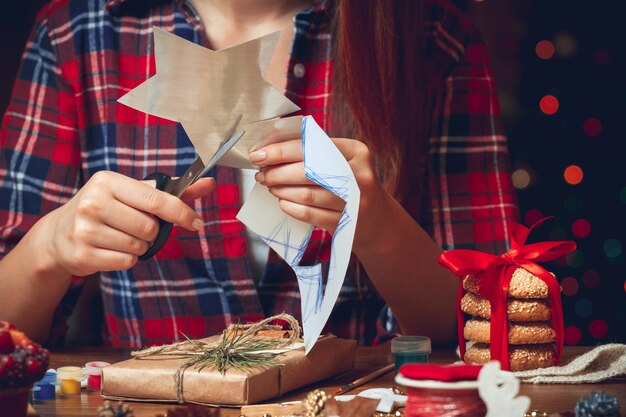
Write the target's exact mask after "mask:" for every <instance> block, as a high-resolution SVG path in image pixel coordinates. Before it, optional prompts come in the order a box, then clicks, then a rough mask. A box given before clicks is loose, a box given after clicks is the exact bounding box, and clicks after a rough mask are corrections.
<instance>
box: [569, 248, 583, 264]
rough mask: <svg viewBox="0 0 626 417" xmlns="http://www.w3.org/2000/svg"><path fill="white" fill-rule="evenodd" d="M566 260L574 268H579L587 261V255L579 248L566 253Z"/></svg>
mask: <svg viewBox="0 0 626 417" xmlns="http://www.w3.org/2000/svg"><path fill="white" fill-rule="evenodd" d="M565 261H566V262H567V264H568V265H569V266H571V267H572V268H578V267H579V266H582V264H584V263H585V255H584V254H583V253H582V251H580V250H579V249H576V250H575V251H574V252H570V253H568V254H567V255H565Z"/></svg>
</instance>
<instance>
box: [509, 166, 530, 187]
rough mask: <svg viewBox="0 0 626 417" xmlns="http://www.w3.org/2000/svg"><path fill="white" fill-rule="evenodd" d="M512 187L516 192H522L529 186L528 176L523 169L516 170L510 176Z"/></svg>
mask: <svg viewBox="0 0 626 417" xmlns="http://www.w3.org/2000/svg"><path fill="white" fill-rule="evenodd" d="M511 179H512V181H513V186H514V187H515V188H517V189H518V190H523V189H524V188H526V187H528V185H529V184H530V174H529V173H528V171H526V170H525V169H516V170H515V171H513V174H512V175H511Z"/></svg>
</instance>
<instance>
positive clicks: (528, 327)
mask: <svg viewBox="0 0 626 417" xmlns="http://www.w3.org/2000/svg"><path fill="white" fill-rule="evenodd" d="M490 325H491V323H489V320H475V319H472V320H468V321H467V322H466V323H465V328H464V330H463V335H464V336H465V338H466V339H467V340H471V341H473V342H478V343H489V341H490V339H489V332H490ZM508 337H509V344H511V345H527V344H528V345H536V344H540V343H551V342H554V340H555V335H554V329H553V328H552V327H551V326H550V324H549V323H545V322H523V323H509V334H508Z"/></svg>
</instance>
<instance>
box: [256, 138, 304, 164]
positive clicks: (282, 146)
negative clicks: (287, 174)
mask: <svg viewBox="0 0 626 417" xmlns="http://www.w3.org/2000/svg"><path fill="white" fill-rule="evenodd" d="M249 158H250V162H252V163H253V164H256V165H258V166H260V167H265V166H268V165H278V164H287V163H290V162H299V161H302V141H301V140H299V139H294V140H289V141H286V142H280V143H273V144H271V145H267V146H265V147H264V148H262V149H259V150H258V151H254V152H252V153H251V154H250V155H249Z"/></svg>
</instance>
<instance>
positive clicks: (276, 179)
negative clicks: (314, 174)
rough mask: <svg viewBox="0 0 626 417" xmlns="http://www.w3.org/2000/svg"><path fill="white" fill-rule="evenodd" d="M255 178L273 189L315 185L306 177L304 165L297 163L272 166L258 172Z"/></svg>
mask: <svg viewBox="0 0 626 417" xmlns="http://www.w3.org/2000/svg"><path fill="white" fill-rule="evenodd" d="M254 178H255V179H256V180H257V182H258V183H260V184H263V185H265V186H267V187H273V186H277V185H314V184H315V183H314V182H313V181H311V180H309V179H308V178H307V177H306V175H304V163H303V162H295V163H292V164H284V165H272V166H271V167H266V168H263V169H262V170H261V171H259V172H257V173H256V175H255V176H254Z"/></svg>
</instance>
